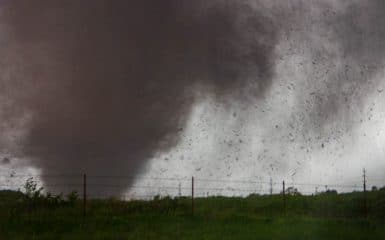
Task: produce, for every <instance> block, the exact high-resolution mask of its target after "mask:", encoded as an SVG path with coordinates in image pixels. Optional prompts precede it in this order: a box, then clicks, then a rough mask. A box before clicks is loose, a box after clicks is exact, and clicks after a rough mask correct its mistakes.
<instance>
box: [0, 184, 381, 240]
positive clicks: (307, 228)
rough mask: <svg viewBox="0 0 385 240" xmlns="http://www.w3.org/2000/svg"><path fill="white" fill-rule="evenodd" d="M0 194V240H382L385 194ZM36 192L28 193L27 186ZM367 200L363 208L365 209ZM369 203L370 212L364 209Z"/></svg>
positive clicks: (37, 192) (7, 192) (2, 192)
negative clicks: (142, 197)
mask: <svg viewBox="0 0 385 240" xmlns="http://www.w3.org/2000/svg"><path fill="white" fill-rule="evenodd" d="M33 187H34V186H33V185H32V190H31V191H29V192H28V191H27V193H21V192H13V191H0V239H5V240H6V239H385V190H379V191H372V192H368V193H367V194H366V195H364V194H363V193H362V192H356V193H348V194H336V193H334V192H331V193H324V194H319V195H316V196H301V195H293V196H287V198H286V211H285V208H284V204H283V199H282V196H281V195H273V196H258V195H251V196H249V197H247V198H235V197H232V198H226V197H210V198H199V199H196V201H195V208H194V214H192V209H191V199H190V198H187V197H186V198H184V197H182V198H174V199H172V198H163V199H161V198H159V197H156V198H154V199H153V200H152V201H130V202H123V201H118V200H114V199H108V200H90V201H88V202H87V208H86V210H87V212H86V217H83V203H82V201H81V200H80V199H78V197H77V194H76V193H72V194H70V195H68V196H67V197H65V198H64V197H61V196H51V195H48V196H47V195H43V194H41V193H40V191H39V189H36V188H35V189H33ZM30 188H31V187H30ZM365 197H366V204H365ZM365 205H366V207H365Z"/></svg>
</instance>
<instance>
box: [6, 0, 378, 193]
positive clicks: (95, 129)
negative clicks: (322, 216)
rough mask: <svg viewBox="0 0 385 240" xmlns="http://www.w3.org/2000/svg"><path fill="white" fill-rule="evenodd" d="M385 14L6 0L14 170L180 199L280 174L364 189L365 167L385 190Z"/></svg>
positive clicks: (269, 5) (324, 7) (319, 6)
mask: <svg viewBox="0 0 385 240" xmlns="http://www.w3.org/2000/svg"><path fill="white" fill-rule="evenodd" d="M384 10H385V5H384V3H383V2H382V1H380V0H374V1H370V2H362V1H358V0H357V1H356V0H355V1H343V0H340V1H332V0H327V1H316V0H313V1H301V0H296V1H291V2H284V1H264V0H258V1H230V0H229V1H219V0H215V1H214V0H212V1H208V2H207V1H196V2H194V3H191V2H188V1H179V2H178V1H173V0H168V1H165V2H162V3H159V2H157V1H148V2H146V3H143V2H141V1H132V2H130V3H127V2H125V1H119V0H116V1H112V2H107V1H102V0H98V1H85V2H84V3H77V2H76V1H69V2H68V3H67V4H64V3H62V2H61V1H48V0H39V1H38V2H36V3H34V4H31V3H30V2H28V1H27V0H21V1H15V2H3V3H2V6H1V11H0V12H1V15H0V19H1V21H0V22H1V23H0V51H1V52H2V55H3V56H4V57H3V59H2V60H1V62H0V66H1V71H0V76H1V78H0V100H1V101H2V102H1V104H0V120H1V123H2V124H1V126H0V130H1V136H0V153H1V156H2V158H3V160H2V161H1V164H0V172H1V173H4V174H2V177H1V178H0V179H2V181H3V182H6V184H5V185H7V184H10V185H12V183H11V182H12V181H13V180H12V179H11V180H9V175H12V174H13V172H16V173H17V174H21V175H25V174H28V173H31V174H34V175H42V177H41V178H40V180H41V181H42V182H43V184H45V186H46V187H47V188H48V189H49V188H50V187H49V186H55V184H56V182H55V181H54V180H52V179H50V178H47V177H44V176H46V175H50V174H53V175H55V174H79V173H83V172H87V173H88V174H89V175H98V176H122V175H126V176H132V178H130V179H129V180H125V181H123V183H122V182H119V184H122V185H121V187H117V189H116V190H113V191H111V194H128V195H151V194H152V195H153V194H156V193H157V192H159V191H163V193H164V194H176V192H177V191H178V190H179V186H178V184H179V183H181V184H182V189H183V190H185V189H187V190H188V189H189V184H190V182H189V181H190V178H191V177H192V176H194V177H195V178H196V179H197V181H198V182H197V184H198V187H199V185H201V186H202V189H203V187H206V188H210V189H211V190H212V192H211V194H219V193H218V191H217V190H213V189H215V188H221V187H222V186H223V185H226V186H228V187H229V188H238V189H240V188H244V189H254V190H255V191H257V192H267V191H268V190H269V186H270V185H269V181H270V179H272V181H273V183H274V191H275V192H277V191H279V189H280V188H281V181H283V180H285V181H286V182H287V183H288V184H289V185H288V186H290V184H292V185H293V186H297V187H298V188H300V190H302V191H303V192H307V193H310V192H314V191H315V189H314V188H315V186H313V185H309V186H305V185H300V184H319V186H325V185H328V186H332V185H347V186H349V187H348V188H344V187H342V186H336V187H334V188H336V189H338V190H339V191H348V190H352V189H353V190H356V189H360V187H361V184H362V171H363V169H364V168H365V169H366V171H367V175H368V185H369V186H372V185H376V186H383V185H385V184H384V183H385V176H384V174H383V172H384V171H385V154H384V153H385V148H384V143H385V132H384V130H385V125H384V121H383V119H384V117H385V105H384V104H383V103H384V97H385V96H384V94H385V92H384V89H385V79H384V78H385V70H384V66H385V62H384V56H385V55H384V54H385V41H384V40H385V29H384V28H383V26H381V23H382V22H384V21H385V15H384V14H383V12H384ZM169 178H171V179H172V180H167V179H169ZM160 179H163V180H162V181H161V180H160ZM174 179H181V180H174ZM199 179H211V180H221V181H222V180H225V181H226V182H221V181H219V182H215V181H214V182H204V181H202V182H199ZM237 180H245V181H250V182H248V183H247V184H249V185H250V186H246V185H247V184H246V183H242V184H240V183H239V182H236V181H237ZM15 181H16V180H15ZM17 181H19V180H17ZM17 181H16V182H17ZM167 181H171V182H167ZM232 181H234V182H232ZM19 182H20V181H19ZM19 182H17V184H19ZM95 183H96V184H100V183H109V184H112V185H113V184H118V182H117V181H116V180H113V179H107V180H106V179H104V180H97V179H95ZM225 183H226V184H225ZM17 184H15V185H17ZM170 184H171V185H172V187H173V188H172V190H170V191H168V190H162V187H164V186H169V185H170ZM296 184H297V185H296ZM255 185H257V186H255ZM352 185H353V186H354V187H353V188H351V187H350V186H352ZM135 186H151V189H145V188H135ZM355 186H357V187H355ZM51 189H54V190H57V191H60V190H62V189H61V188H60V187H51ZM221 191H222V190H221ZM204 192H206V191H204V190H202V191H201V194H204ZM95 193H97V190H95ZM206 194H208V193H206ZM221 194H243V193H242V192H240V191H238V192H236V191H227V192H226V191H224V192H221Z"/></svg>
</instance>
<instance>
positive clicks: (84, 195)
mask: <svg viewBox="0 0 385 240" xmlns="http://www.w3.org/2000/svg"><path fill="white" fill-rule="evenodd" d="M86 207H87V176H86V174H83V218H85V217H86Z"/></svg>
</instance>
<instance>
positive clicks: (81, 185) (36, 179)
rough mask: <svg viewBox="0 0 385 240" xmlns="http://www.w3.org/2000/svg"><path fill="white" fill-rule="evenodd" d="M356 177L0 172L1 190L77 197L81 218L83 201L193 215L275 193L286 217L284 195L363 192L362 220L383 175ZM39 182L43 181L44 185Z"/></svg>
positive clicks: (384, 178) (384, 180) (383, 178)
mask: <svg viewBox="0 0 385 240" xmlns="http://www.w3.org/2000/svg"><path fill="white" fill-rule="evenodd" d="M363 173H364V174H363V176H362V178H361V179H359V178H357V179H356V181H355V182H351V183H350V184H331V183H310V182H306V183H304V182H294V181H292V182H290V181H288V182H286V181H285V180H282V181H273V179H272V178H270V180H269V181H261V180H254V179H214V178H199V177H198V178H197V177H183V178H178V177H147V178H140V181H139V182H136V181H135V180H136V177H134V176H107V175H87V174H52V175H33V174H16V173H15V172H13V171H11V172H8V173H5V172H0V191H1V190H11V191H20V192H24V193H25V192H26V191H27V187H26V183H27V182H28V181H29V182H31V181H32V182H33V183H34V184H35V185H36V187H37V189H40V188H42V189H43V190H42V191H43V194H44V193H45V194H48V193H49V194H50V195H51V196H53V195H56V196H62V197H63V198H65V197H66V195H67V197H68V196H69V194H73V193H76V194H77V196H78V197H79V199H81V200H82V202H83V215H84V216H86V209H87V201H89V200H97V199H113V200H121V201H131V200H153V199H162V198H176V197H180V198H182V197H187V198H191V210H192V214H194V199H195V198H206V197H218V196H224V197H248V196H253V195H262V196H268V195H280V196H282V206H283V212H284V215H286V205H287V199H288V196H292V195H313V196H317V195H319V194H322V193H335V194H336V193H337V192H338V193H348V192H364V194H363V196H364V215H365V216H367V211H368V210H367V200H366V191H367V186H373V187H372V189H370V190H376V189H377V187H374V186H378V187H382V188H384V187H383V184H384V183H385V177H383V176H373V177H368V176H367V175H366V171H365V170H364V171H363ZM43 179H44V181H43Z"/></svg>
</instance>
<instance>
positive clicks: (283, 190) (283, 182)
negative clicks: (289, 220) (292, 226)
mask: <svg viewBox="0 0 385 240" xmlns="http://www.w3.org/2000/svg"><path fill="white" fill-rule="evenodd" d="M282 197H283V215H284V216H285V217H286V193H285V181H282Z"/></svg>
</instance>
